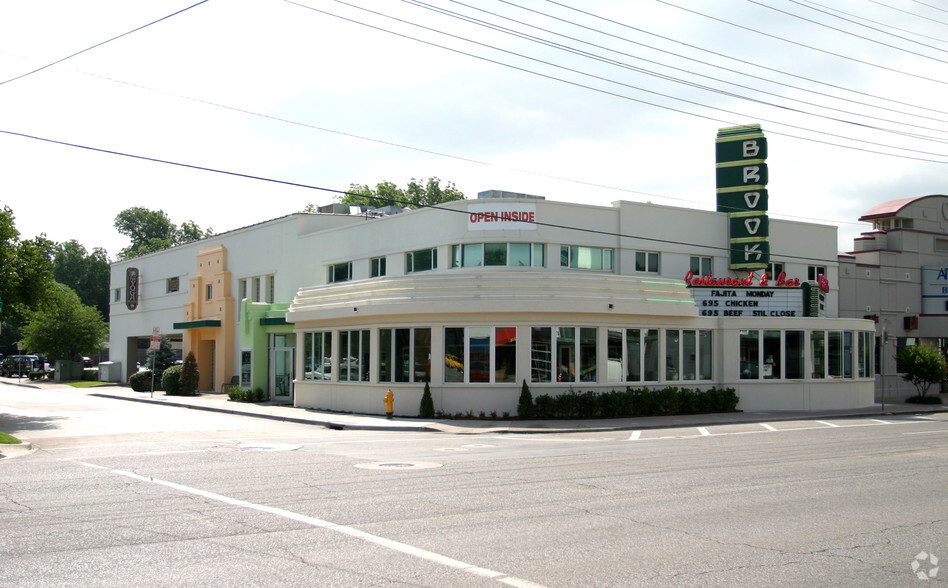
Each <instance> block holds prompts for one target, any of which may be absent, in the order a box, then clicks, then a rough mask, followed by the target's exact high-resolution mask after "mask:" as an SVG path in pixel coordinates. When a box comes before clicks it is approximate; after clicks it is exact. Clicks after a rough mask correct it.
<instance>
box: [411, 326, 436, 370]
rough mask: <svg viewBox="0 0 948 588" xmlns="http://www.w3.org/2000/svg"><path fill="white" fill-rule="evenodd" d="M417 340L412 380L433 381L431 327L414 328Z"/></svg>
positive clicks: (415, 342) (414, 348)
mask: <svg viewBox="0 0 948 588" xmlns="http://www.w3.org/2000/svg"><path fill="white" fill-rule="evenodd" d="M412 334H413V335H414V338H415V341H414V345H413V353H414V363H413V365H414V368H415V369H414V373H413V374H412V380H411V381H412V382H430V381H431V329H412Z"/></svg>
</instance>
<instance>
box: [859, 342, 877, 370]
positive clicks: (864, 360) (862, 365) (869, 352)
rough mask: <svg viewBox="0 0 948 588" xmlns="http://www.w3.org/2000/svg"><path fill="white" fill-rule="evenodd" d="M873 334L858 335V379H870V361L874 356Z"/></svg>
mask: <svg viewBox="0 0 948 588" xmlns="http://www.w3.org/2000/svg"><path fill="white" fill-rule="evenodd" d="M874 344H875V333H874V332H872V331H862V332H860V333H859V377H860V378H869V377H872V374H873V368H872V360H873V355H874V349H873V347H874Z"/></svg>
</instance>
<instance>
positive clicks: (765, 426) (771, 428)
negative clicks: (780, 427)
mask: <svg viewBox="0 0 948 588" xmlns="http://www.w3.org/2000/svg"><path fill="white" fill-rule="evenodd" d="M760 426H761V427H763V428H765V429H767V430H768V431H776V430H777V428H776V427H772V426H770V425H768V424H767V423H760Z"/></svg>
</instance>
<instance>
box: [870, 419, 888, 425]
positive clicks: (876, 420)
mask: <svg viewBox="0 0 948 588" xmlns="http://www.w3.org/2000/svg"><path fill="white" fill-rule="evenodd" d="M869 420H870V421H875V422H877V423H881V424H883V425H892V424H894V423H890V422H889V421H884V420H882V419H869Z"/></svg>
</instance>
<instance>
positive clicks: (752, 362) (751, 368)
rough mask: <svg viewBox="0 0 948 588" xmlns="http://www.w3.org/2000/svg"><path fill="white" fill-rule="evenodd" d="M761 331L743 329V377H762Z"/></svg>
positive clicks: (746, 378) (744, 378)
mask: <svg viewBox="0 0 948 588" xmlns="http://www.w3.org/2000/svg"><path fill="white" fill-rule="evenodd" d="M759 357H760V331H741V379H742V380H756V379H758V378H759V377H760V359H759Z"/></svg>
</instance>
